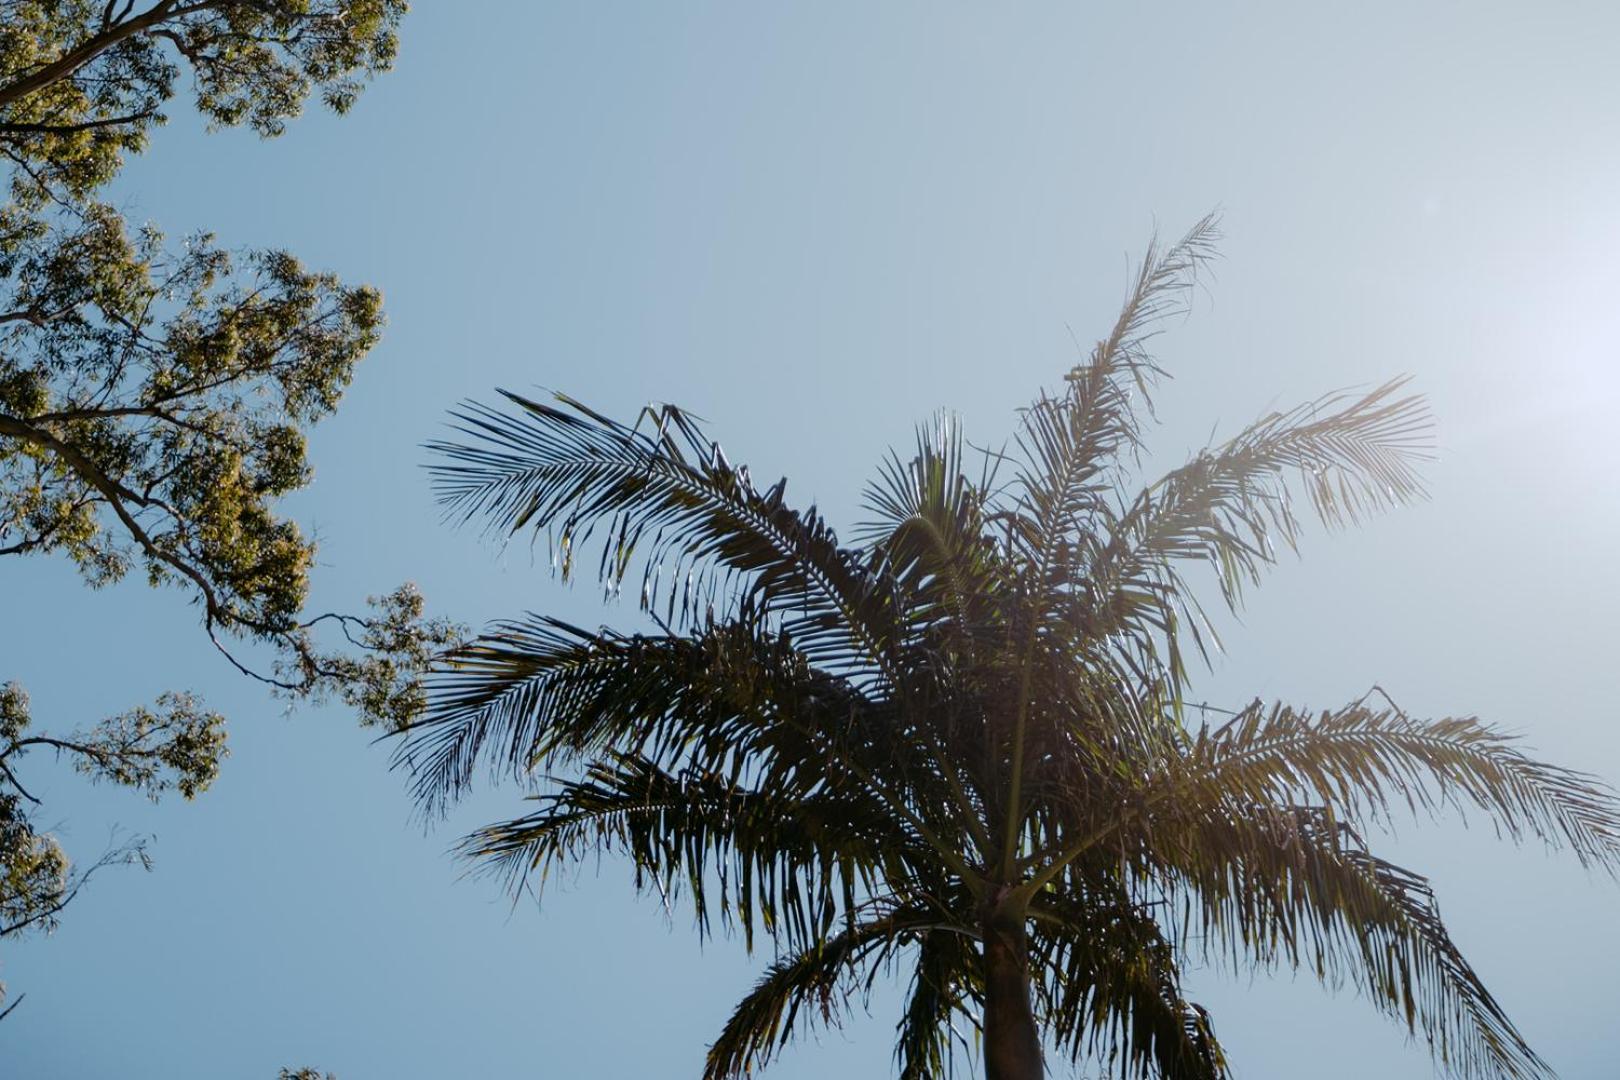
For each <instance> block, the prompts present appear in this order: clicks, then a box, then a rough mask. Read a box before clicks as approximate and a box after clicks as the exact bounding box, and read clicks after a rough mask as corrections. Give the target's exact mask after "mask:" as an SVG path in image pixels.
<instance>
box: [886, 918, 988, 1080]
mask: <svg viewBox="0 0 1620 1080" xmlns="http://www.w3.org/2000/svg"><path fill="white" fill-rule="evenodd" d="M976 945H977V942H976V941H975V940H974V938H973V937H972V936H971V935H970V934H969V933H967V932H965V931H963V930H961V929H959V928H957V927H952V926H945V927H936V928H933V929H926V930H919V931H918V932H917V959H916V964H915V965H914V966H913V968H912V973H911V987H910V990H909V992H908V993H907V995H906V1011H905V1012H904V1013H903V1014H902V1015H901V1017H900V1023H899V1024H898V1025H897V1026H896V1029H895V1046H894V1061H895V1065H896V1066H897V1067H898V1068H899V1070H900V1074H899V1075H900V1080H936V1078H938V1077H944V1076H946V1075H948V1070H949V1068H950V1065H951V1063H952V1053H953V1051H954V1049H955V1044H961V1045H962V1046H963V1047H964V1049H966V1048H969V1046H970V1043H969V1040H968V1039H967V1038H966V1037H965V1036H964V1035H962V1034H961V1033H960V1032H958V1031H957V1029H956V1027H955V1019H956V1017H958V1016H961V1017H962V1018H963V1019H964V1020H966V1021H968V1022H970V1023H973V1024H977V1018H976V1017H974V1016H973V1014H971V1013H969V1012H968V1011H967V1007H966V1004H965V1001H966V1000H967V999H969V998H973V997H976V996H978V994H977V991H978V986H979V983H980V982H981V980H982V976H981V975H980V973H979V970H978V969H979V954H978V950H977V948H976Z"/></svg>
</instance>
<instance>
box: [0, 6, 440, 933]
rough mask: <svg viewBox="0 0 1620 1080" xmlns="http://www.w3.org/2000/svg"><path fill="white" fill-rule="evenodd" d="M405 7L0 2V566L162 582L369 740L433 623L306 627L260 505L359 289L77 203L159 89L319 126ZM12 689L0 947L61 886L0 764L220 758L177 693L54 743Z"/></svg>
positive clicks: (295, 458)
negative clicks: (314, 103) (316, 109)
mask: <svg viewBox="0 0 1620 1080" xmlns="http://www.w3.org/2000/svg"><path fill="white" fill-rule="evenodd" d="M406 7H407V5H406V4H405V3H404V2H403V0H147V2H146V3H144V4H142V3H140V2H139V0H0V166H3V167H4V168H5V169H6V170H7V173H8V178H9V183H8V184H7V185H6V186H5V188H4V193H3V198H4V201H3V203H0V556H12V557H13V558H12V559H10V560H6V561H5V565H11V566H16V565H19V564H18V560H20V559H22V558H25V557H29V556H55V557H59V558H66V559H69V560H71V561H72V562H73V563H74V564H75V565H76V566H77V567H78V569H79V571H80V573H81V575H82V577H83V579H84V580H85V581H86V582H87V583H88V584H89V585H91V586H100V585H104V584H107V583H110V582H114V581H117V580H119V579H121V578H123V577H125V576H126V575H128V574H130V573H131V572H135V573H138V574H140V575H142V576H144V577H145V578H146V579H147V580H148V581H150V582H151V583H152V584H153V585H166V586H174V587H177V588H178V589H180V590H182V591H183V592H185V593H187V594H189V595H190V596H191V597H192V598H193V599H194V600H195V601H196V603H197V607H198V610H199V612H200V615H201V621H202V623H203V627H204V630H205V633H206V634H207V637H208V638H209V640H210V641H211V642H212V643H213V644H214V645H215V646H216V647H217V648H218V649H219V650H220V651H221V652H222V653H224V655H225V656H226V658H227V659H228V660H229V661H230V663H232V664H233V665H235V666H236V667H237V668H239V669H240V670H241V671H242V672H244V673H245V674H247V675H249V676H251V677H253V678H256V679H258V680H261V681H262V682H264V683H266V684H269V685H270V686H271V687H272V688H273V689H274V690H275V691H276V692H277V693H280V694H282V695H284V696H286V697H288V698H292V699H306V698H323V697H335V698H338V699H340V700H342V701H343V702H345V703H346V704H348V705H351V706H353V707H354V708H356V709H357V710H358V711H360V713H361V714H362V716H363V718H364V719H365V721H366V722H372V723H381V724H384V725H387V726H389V727H397V726H400V725H403V724H404V723H406V722H408V721H409V720H410V718H411V717H413V716H414V715H416V713H417V712H419V711H420V710H421V708H422V705H423V689H422V686H421V677H422V674H423V673H424V671H425V670H426V667H427V662H428V657H429V656H430V655H431V654H432V653H433V652H435V651H436V650H438V649H440V648H442V647H443V646H445V645H446V644H448V643H449V642H450V641H452V640H453V639H454V637H455V634H456V631H455V628H454V627H452V626H451V625H450V624H448V623H446V622H444V621H443V620H435V619H428V618H426V617H425V616H424V614H423V608H422V601H421V597H420V596H419V595H418V594H417V593H416V591H415V589H414V588H413V587H411V586H409V585H407V586H403V587H401V588H400V589H398V590H396V591H395V592H393V593H391V594H390V595H388V596H386V597H382V598H375V599H374V600H373V601H372V610H371V611H370V612H368V613H366V614H361V615H356V614H345V613H326V614H316V613H312V612H309V611H307V610H306V605H307V601H308V597H309V590H310V580H309V572H310V568H311V567H312V565H313V563H314V559H315V544H314V542H313V541H312V540H311V539H310V538H309V537H307V536H306V535H304V534H303V532H302V531H301V530H300V529H299V527H298V524H297V523H296V522H295V521H293V520H292V519H290V518H289V517H287V516H286V515H285V513H283V512H282V510H281V509H280V502H281V500H282V499H283V498H284V497H285V496H287V495H289V494H291V493H293V492H295V491H297V490H299V489H300V488H302V487H304V486H305V485H307V484H308V483H309V481H310V479H311V476H312V471H311V467H310V464H309V461H308V458H307V455H306V443H307V440H308V436H309V431H310V428H311V427H312V425H314V424H316V423H317V422H319V421H320V420H322V419H323V418H325V417H327V416H328V415H330V414H331V413H332V412H333V410H334V409H336V408H337V406H338V404H339V402H340V401H341V399H342V397H343V394H344V392H345V391H346V390H347V388H348V386H349V384H350V382H351V380H352V378H353V376H354V370H355V365H356V364H357V363H358V362H359V361H360V360H361V359H362V358H363V357H364V356H365V355H366V354H367V352H368V351H369V350H370V349H371V348H372V347H373V346H374V345H375V344H376V342H377V341H378V338H379V336H380V334H381V331H382V327H383V322H384V319H383V312H382V299H381V296H380V295H379V293H378V292H377V290H375V289H373V288H371V287H368V286H364V285H351V284H346V283H345V282H343V281H342V280H340V279H339V278H338V277H337V276H336V275H334V274H331V273H326V272H322V271H317V270H313V269H310V268H308V267H306V266H304V265H303V264H302V263H301V262H300V261H299V260H298V259H297V258H295V257H294V256H293V255H291V254H289V253H288V252H285V251H280V250H264V251H253V252H245V253H232V252H231V251H229V250H227V249H226V248H225V247H223V246H221V245H220V244H219V243H218V242H217V241H216V240H215V238H214V237H213V236H211V235H209V234H206V233H199V234H197V235H192V236H189V237H186V238H184V239H182V240H180V241H179V242H173V241H170V240H168V239H166V238H165V237H164V235H163V234H162V232H161V231H160V230H158V229H157V228H156V227H155V226H152V225H150V224H140V225H137V224H132V223H131V222H130V221H128V220H127V219H126V218H125V216H124V214H123V213H121V212H120V211H119V210H118V209H117V208H115V207H114V206H113V205H111V204H110V203H109V202H108V201H106V200H105V199H104V191H105V189H106V186H107V185H108V184H109V183H110V182H111V181H112V180H113V179H114V178H115V177H116V176H117V174H118V171H119V169H120V168H121V166H122V165H123V164H124V162H125V161H126V160H127V159H128V157H129V156H130V155H131V154H135V153H139V152H142V151H144V150H145V149H147V148H148V146H149V143H150V140H151V137H152V135H153V132H154V130H155V129H156V127H157V126H158V125H160V124H162V123H163V122H164V119H165V117H164V111H163V110H164V109H165V108H167V107H168V106H169V104H170V103H171V102H172V101H173V99H174V98H175V97H176V95H177V94H180V93H182V92H184V90H185V88H186V87H189V90H190V96H191V100H192V103H193V104H194V105H195V107H196V109H197V110H198V111H199V113H200V114H201V115H202V116H203V117H205V118H206V120H207V121H208V122H209V123H210V125H213V126H219V125H246V126H247V127H249V128H251V129H252V130H254V131H256V132H258V133H259V134H261V135H265V136H273V135H277V134H279V133H280V132H281V131H282V129H283V127H284V125H285V124H286V122H287V121H288V120H290V119H292V118H293V117H295V116H297V115H298V114H299V112H300V111H301V110H302V108H303V106H304V104H305V102H306V101H307V100H308V99H310V98H311V97H317V98H319V99H320V100H322V101H323V102H324V103H325V104H326V105H327V106H328V107H330V108H332V109H334V110H336V111H338V112H343V111H346V110H347V109H348V108H349V107H350V106H351V105H352V104H353V103H354V101H355V99H356V95H357V94H358V93H359V92H360V89H361V87H362V86H363V85H364V83H365V82H366V81H367V80H368V79H370V78H371V77H372V76H374V75H376V74H378V73H381V72H383V71H385V70H387V69H388V67H389V66H390V65H391V63H392V62H393V59H394V56H395V53H396V50H397V44H398V38H397V31H398V26H399V23H400V20H401V18H402V17H403V15H404V14H405V11H406ZM14 621H15V622H17V623H18V624H19V625H21V624H22V622H23V621H24V620H23V619H22V617H21V614H20V613H19V617H18V618H17V619H15V620H14ZM323 630H325V631H329V632H330V633H329V634H328V635H327V636H326V637H325V639H324V640H323V637H322V631H323ZM259 654H267V655H268V658H260V655H259ZM20 693H21V691H20V690H17V691H9V690H8V691H7V694H8V695H10V696H8V697H6V698H4V699H3V700H4V701H5V702H9V704H8V705H6V708H7V709H8V710H10V711H8V712H6V714H5V715H6V716H7V717H8V718H9V719H7V720H6V721H5V723H6V724H7V725H10V726H8V727H7V728H6V731H7V732H9V734H8V735H6V737H7V738H10V739H11V740H12V742H11V743H10V744H9V746H10V749H6V748H5V746H0V751H4V756H0V767H3V768H4V771H3V772H0V778H3V781H4V783H3V784H0V787H3V788H4V789H5V791H9V792H10V794H7V795H5V797H6V798H7V799H10V800H12V801H11V802H9V803H8V804H7V806H8V808H9V809H8V810H7V818H6V821H7V824H6V827H5V832H4V836H3V838H0V841H3V842H0V861H4V862H5V863H6V865H7V866H8V867H10V870H9V878H8V880H9V881H10V882H11V883H12V884H11V885H10V886H8V889H9V891H8V893H7V894H6V899H5V901H4V902H5V904H6V905H7V911H8V913H9V917H8V919H7V921H6V923H5V926H6V927H7V928H9V929H7V930H6V931H4V932H12V931H13V930H20V929H22V928H25V927H26V928H48V927H49V920H50V919H53V918H54V917H55V913H56V912H57V911H59V910H60V906H61V903H63V902H65V898H67V897H70V896H71V895H72V893H73V891H74V888H75V884H74V881H75V880H76V879H73V877H72V875H70V874H69V872H68V870H67V863H66V861H65V857H62V856H61V854H60V852H59V851H58V850H57V849H56V848H55V845H54V841H51V840H49V838H47V837H39V836H36V835H35V834H34V832H33V831H32V829H31V826H29V824H28V821H27V815H26V814H25V813H24V812H23V811H24V810H25V809H26V807H27V805H29V804H31V800H30V799H29V797H28V796H27V794H26V792H25V791H24V789H23V788H22V786H21V782H20V781H19V779H18V777H17V776H16V775H15V774H14V773H13V772H12V771H11V764H8V762H12V760H13V755H17V754H20V753H21V752H22V750H23V749H24V748H26V747H38V746H42V745H50V746H53V747H54V748H55V749H56V750H57V751H58V752H59V753H61V754H66V755H68V756H70V757H72V758H73V760H74V762H75V764H76V766H77V767H78V768H79V769H81V770H82V771H84V772H86V773H88V774H90V775H91V776H93V777H95V778H98V779H106V780H110V781H113V782H116V783H119V784H123V785H127V786H130V787H132V788H135V789H136V790H139V791H141V792H143V793H145V794H148V795H151V796H156V795H157V794H158V793H159V792H161V791H163V790H166V789H167V788H169V787H175V788H178V789H179V790H180V791H181V793H182V794H184V795H185V796H186V797H188V798H189V797H191V796H193V795H195V794H197V793H198V792H200V791H202V790H203V789H204V788H206V787H207V785H208V783H209V781H210V780H211V779H212V778H213V776H214V773H215V771H216V770H217V768H218V763H219V760H220V758H221V757H222V756H223V753H224V733H223V727H222V721H221V720H220V718H219V717H218V716H216V715H215V714H212V713H209V712H207V711H205V710H204V709H203V708H202V707H201V706H200V705H199V704H197V703H196V702H195V701H194V700H193V699H192V698H191V697H189V696H188V695H185V694H178V693H176V694H168V695H165V696H164V697H162V698H160V699H159V701H158V703H157V707H156V708H155V709H148V708H144V707H143V708H137V709H133V710H130V711H128V712H126V713H124V714H123V715H121V716H119V717H117V718H115V719H114V720H111V721H108V722H106V723H105V724H103V725H101V726H100V727H97V728H95V729H93V730H91V731H89V732H86V733H84V734H82V735H80V736H75V737H73V738H64V739H61V740H55V739H49V738H46V737H44V736H28V737H26V738H25V737H22V736H21V735H20V734H19V733H20V732H21V727H20V726H18V725H19V724H20V723H21V721H20V720H17V717H20V716H22V715H23V714H22V713H21V712H20V711H18V710H19V709H20V708H21V706H20V705H17V702H20V701H22V700H23V699H22V698H21V697H20ZM19 740H20V741H19ZM19 800H20V801H19ZM132 851H133V849H129V850H126V851H125V854H126V855H128V854H131V853H132ZM52 882H55V884H52Z"/></svg>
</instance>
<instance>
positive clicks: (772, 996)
mask: <svg viewBox="0 0 1620 1080" xmlns="http://www.w3.org/2000/svg"><path fill="white" fill-rule="evenodd" d="M937 919H938V916H936V915H933V914H931V913H930V912H928V911H926V910H921V909H902V910H899V911H894V912H891V913H890V914H887V915H883V916H880V917H877V918H872V919H868V920H866V921H864V922H861V923H857V924H856V925H854V926H852V927H849V928H847V929H845V930H843V931H841V932H839V933H838V934H835V935H832V936H831V937H829V938H828V939H827V940H826V941H824V942H821V943H819V944H818V945H816V946H813V947H810V948H806V949H803V950H800V951H798V952H797V953H796V954H795V955H793V956H790V957H787V958H785V959H782V960H778V961H777V962H776V963H774V964H772V965H771V966H770V968H769V969H768V970H767V971H766V972H765V975H764V977H763V978H761V979H760V980H759V982H758V983H756V984H755V986H754V989H753V990H751V991H750V992H749V993H748V996H746V997H745V998H743V1000H742V1001H741V1002H740V1003H739V1004H738V1005H737V1008H736V1009H735V1010H733V1012H732V1014H731V1018H730V1019H729V1020H727V1021H726V1026H725V1028H724V1030H722V1031H721V1033H720V1037H719V1038H718V1039H716V1040H715V1042H714V1045H713V1046H711V1047H709V1055H708V1059H707V1061H706V1063H705V1065H704V1069H703V1080H741V1078H742V1077H747V1076H751V1075H753V1073H754V1071H755V1069H757V1068H759V1067H761V1066H763V1065H765V1064H767V1063H769V1061H770V1060H771V1058H772V1057H773V1056H775V1054H776V1053H777V1052H778V1051H779V1050H781V1048H782V1047H784V1046H786V1045H787V1043H788V1041H789V1040H790V1039H791V1038H792V1037H793V1034H794V1024H795V1023H796V1022H797V1021H798V1019H799V1016H800V1013H801V1012H803V1011H804V1010H805V1008H806V1007H810V1008H813V1009H814V1010H816V1013H817V1014H818V1015H819V1017H820V1019H821V1021H822V1023H825V1024H836V1023H837V1022H838V1020H839V1018H840V1016H841V1015H842V1013H843V1010H844V1009H845V1007H846V1005H847V1001H848V996H849V993H850V992H851V990H852V989H853V986H852V984H851V979H852V972H854V971H856V970H857V969H859V968H861V967H863V966H872V967H876V966H877V965H878V964H879V963H880V961H881V960H882V959H883V958H884V957H886V956H888V955H891V954H892V953H893V952H894V950H895V949H897V948H898V947H900V946H901V945H903V944H906V943H908V942H909V941H911V940H912V939H913V938H914V936H915V934H916V933H917V931H918V930H921V929H924V928H926V927H928V926H931V925H933V924H934V923H935V922H936V921H937Z"/></svg>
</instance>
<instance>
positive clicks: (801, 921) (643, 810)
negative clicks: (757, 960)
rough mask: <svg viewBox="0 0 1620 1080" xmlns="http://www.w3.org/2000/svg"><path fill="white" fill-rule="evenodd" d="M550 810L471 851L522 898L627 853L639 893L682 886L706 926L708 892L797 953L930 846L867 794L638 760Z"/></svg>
mask: <svg viewBox="0 0 1620 1080" xmlns="http://www.w3.org/2000/svg"><path fill="white" fill-rule="evenodd" d="M535 801H536V802H538V803H540V804H541V808H540V809H539V810H536V811H535V812H534V813H531V814H528V815H525V816H523V817H520V818H516V819H514V820H511V821H507V822H502V823H499V824H495V825H490V826H486V827H485V828H482V829H480V830H478V831H477V832H475V833H473V834H472V835H471V836H469V837H467V839H466V840H465V841H464V842H463V844H462V848H461V850H462V853H463V854H464V855H466V856H468V857H470V858H475V859H481V860H484V861H485V862H486V864H487V865H488V866H489V867H490V868H491V869H493V870H494V871H496V872H498V873H499V874H500V875H501V876H502V877H503V878H505V880H506V881H507V882H508V884H509V885H511V886H512V887H514V888H516V887H518V886H519V885H521V883H522V882H523V881H525V880H527V879H530V878H532V877H539V878H540V879H541V881H543V880H544V878H545V876H546V875H547V874H548V873H549V872H550V871H551V870H552V869H554V868H557V867H561V866H565V865H568V864H570V863H572V862H573V861H574V860H575V859H577V858H578V857H580V856H581V855H583V854H584V853H585V852H587V851H597V850H605V851H620V852H623V853H625V854H627V855H628V856H630V858H631V861H632V862H633V864H634V865H635V868H636V876H637V884H638V886H643V887H644V886H647V885H648V884H651V885H652V886H654V887H656V889H657V891H658V892H659V894H660V895H662V896H663V897H665V898H666V900H667V899H670V898H673V897H674V896H675V895H676V894H677V893H679V892H680V891H681V890H682V889H684V890H685V891H686V893H687V895H688V897H689V898H690V900H691V902H692V905H693V907H694V909H695V915H696V918H697V922H698V926H699V928H700V930H702V931H703V932H704V933H707V932H708V930H709V912H710V909H711V903H710V893H711V891H712V892H714V893H716V894H717V896H718V907H719V910H720V918H721V921H722V923H723V924H725V925H733V924H735V925H737V926H739V927H740V928H741V929H742V931H743V934H744V937H745V940H746V942H747V944H748V947H749V948H750V949H751V948H752V947H753V944H754V934H755V932H756V929H757V928H758V926H759V925H763V927H764V928H765V929H766V930H767V931H769V932H770V933H773V934H781V935H783V936H784V937H785V938H786V939H787V940H788V941H789V942H790V943H792V944H793V945H794V946H795V947H802V946H803V945H805V944H806V943H809V942H812V941H815V940H817V939H818V938H819V936H820V935H824V934H825V933H826V932H827V931H828V929H829V928H830V927H831V926H832V925H833V923H834V920H835V918H836V917H837V915H838V913H839V912H840V911H844V912H849V911H853V910H854V908H855V906H856V899H855V898H856V897H857V895H860V896H866V895H870V894H871V892H872V891H873V890H874V889H876V888H877V887H878V885H879V879H880V878H886V879H887V880H888V881H889V882H890V883H893V882H898V881H904V880H905V879H906V877H907V876H908V871H907V870H906V868H905V867H906V864H907V863H912V864H915V863H926V862H928V859H927V854H928V849H927V848H926V847H925V846H923V845H920V844H918V843H917V841H916V839H915V838H914V837H912V836H908V835H907V834H906V833H905V832H904V831H903V830H901V829H898V828H896V826H895V823H894V820H893V818H892V817H891V816H889V815H887V814H885V813H884V812H883V807H882V806H881V804H877V803H875V802H874V801H873V800H871V799H870V798H867V797H866V796H865V793H864V792H863V791H861V790H859V789H858V788H855V789H851V788H842V789H830V788H826V787H822V788H820V789H819V790H816V791H813V792H809V793H789V792H787V791H784V790H782V789H781V788H779V787H776V788H773V787H760V788H753V787H745V786H743V785H742V784H739V783H737V782H736V781H735V780H733V779H731V778H729V777H726V776H722V775H718V774H715V773H712V772H701V771H698V770H693V769H688V770H685V771H683V772H681V773H679V774H675V773H671V772H668V771H666V770H664V769H662V768H660V767H659V766H658V764H657V763H655V762H653V761H650V760H648V759H647V758H644V757H640V756H638V755H635V754H614V755H612V756H611V757H610V758H608V759H606V760H603V761H599V762H596V763H595V764H593V765H592V766H591V767H590V768H589V769H587V770H586V772H585V775H584V778H583V779H580V780H569V781H558V782H557V783H556V785H555V789H554V790H553V791H551V792H549V793H547V794H545V795H540V796H536V797H535Z"/></svg>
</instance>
